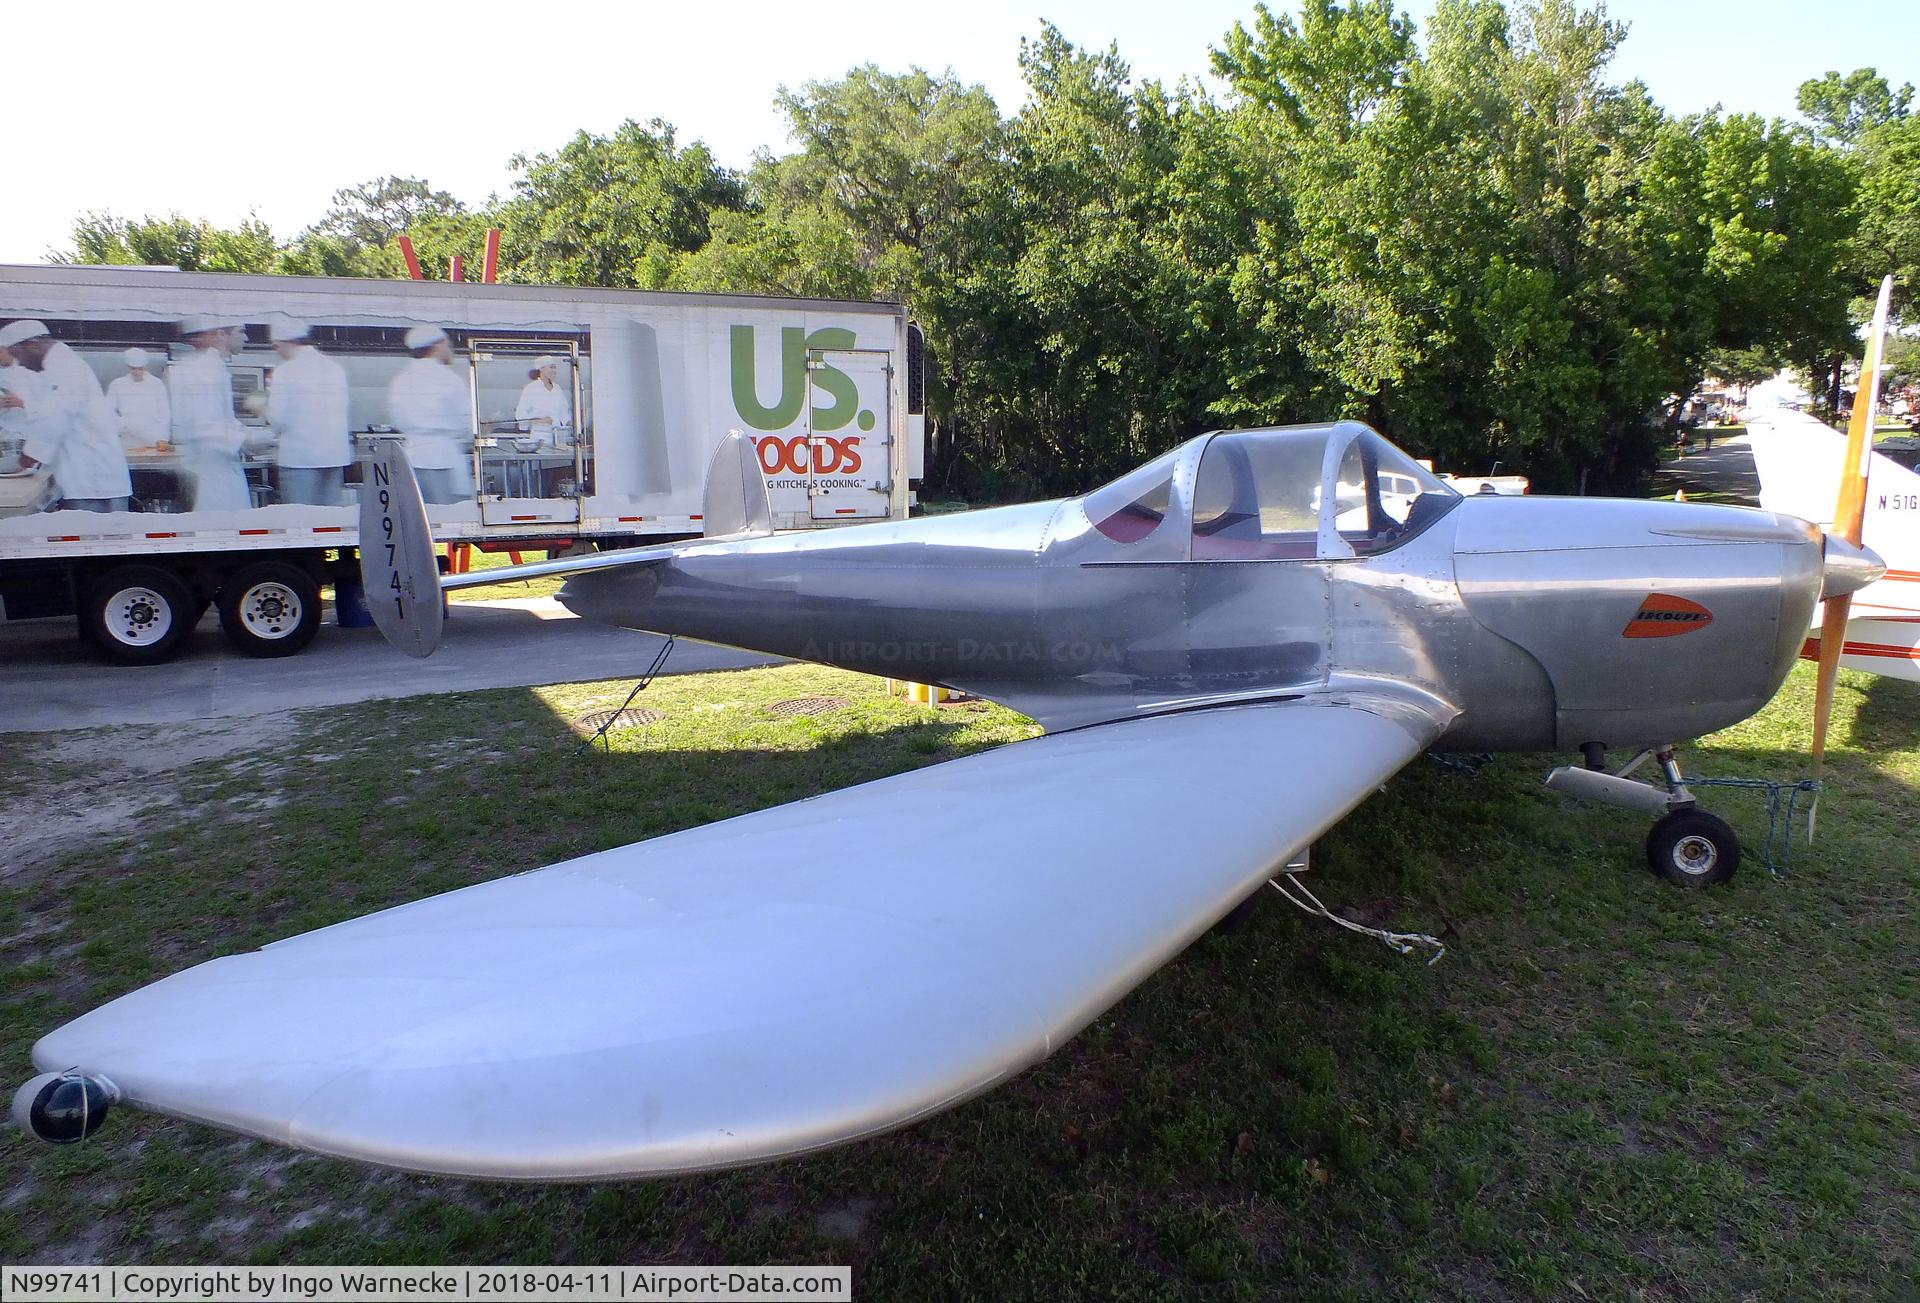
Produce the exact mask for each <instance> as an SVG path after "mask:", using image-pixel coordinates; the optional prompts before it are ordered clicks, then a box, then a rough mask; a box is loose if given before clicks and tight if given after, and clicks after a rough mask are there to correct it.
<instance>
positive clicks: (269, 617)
mask: <svg viewBox="0 0 1920 1303" xmlns="http://www.w3.org/2000/svg"><path fill="white" fill-rule="evenodd" d="M219 605H220V627H221V628H222V629H224V630H226V634H227V637H228V638H229V639H231V640H232V641H233V644H234V645H235V646H236V647H238V648H239V649H240V650H241V651H243V652H245V653H246V654H247V655H249V656H291V655H293V654H294V653H295V652H297V651H299V650H300V649H301V648H303V647H305V646H306V645H307V644H308V643H310V642H312V641H313V635H314V634H315V633H316V632H318V630H319V628H320V585H319V584H317V583H315V582H314V581H313V576H312V575H309V574H308V573H307V572H306V571H304V570H302V569H301V568H300V567H299V566H293V565H288V564H287V563H286V562H284V561H260V562H256V563H255V564H253V565H250V566H247V567H245V568H244V569H242V570H241V571H239V573H237V574H235V575H234V576H233V578H231V579H229V580H227V582H226V583H224V584H222V585H221V586H220V602H219Z"/></svg>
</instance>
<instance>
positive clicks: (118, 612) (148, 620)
mask: <svg viewBox="0 0 1920 1303" xmlns="http://www.w3.org/2000/svg"><path fill="white" fill-rule="evenodd" d="M80 631H81V634H82V636H84V637H85V638H86V640H87V641H88V642H89V643H91V644H92V645H93V646H95V647H97V648H99V649H100V654H101V655H103V656H105V657H106V658H107V659H108V660H110V661H113V662H115V663H116V664H120V665H158V664H159V663H160V662H161V661H165V660H171V659H172V658H173V656H174V654H175V653H176V652H178V651H179V650H180V648H181V645H182V644H184V643H185V642H186V640H187V638H188V636H189V635H190V634H192V632H193V592H192V590H191V589H189V588H188V587H187V585H186V583H185V582H184V581H183V580H182V579H181V578H180V577H179V576H178V575H176V574H174V573H173V572H172V571H170V570H162V569H161V568H160V567H159V566H116V567H114V568H113V569H112V570H109V571H107V573H105V574H104V575H101V576H100V577H99V578H98V579H96V580H94V581H93V583H92V584H90V585H89V586H88V588H87V593H86V597H85V599H84V601H83V602H82V604H81V608H80Z"/></svg>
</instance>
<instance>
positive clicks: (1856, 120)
mask: <svg viewBox="0 0 1920 1303" xmlns="http://www.w3.org/2000/svg"><path fill="white" fill-rule="evenodd" d="M1795 102H1796V104H1797V105H1798V107H1799V109H1800V112H1801V114H1802V115H1804V116H1805V117H1807V118H1809V119H1811V120H1812V122H1813V124H1814V132H1815V134H1816V135H1817V136H1818V137H1819V138H1820V139H1821V140H1828V141H1836V142H1838V143H1839V144H1842V145H1857V144H1859V143H1860V141H1861V139H1862V137H1864V136H1865V135H1866V134H1867V133H1868V132H1870V131H1872V130H1874V129H1875V128H1876V127H1880V126H1884V125H1885V124H1887V123H1889V122H1898V121H1902V120H1904V119H1905V118H1906V117H1907V112H1908V109H1909V107H1910V106H1911V105H1912V103H1913V87H1912V86H1910V85H1903V86H1901V87H1900V89H1899V90H1897V91H1896V90H1893V89H1892V88H1891V87H1889V86H1888V85H1887V79H1886V78H1885V77H1882V76H1881V75H1880V74H1879V73H1877V72H1875V71H1874V70H1873V69H1872V68H1855V69H1854V70H1853V71H1852V72H1850V73H1848V74H1847V75H1846V76H1844V77H1842V76H1841V75H1840V74H1839V73H1837V72H1829V73H1827V74H1826V75H1825V76H1823V77H1816V78H1814V79H1812V80H1811V81H1803V82H1801V83H1800V91H1799V94H1798V95H1797V96H1796V98H1795Z"/></svg>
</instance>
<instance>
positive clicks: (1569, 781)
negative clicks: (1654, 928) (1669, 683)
mask: <svg viewBox="0 0 1920 1303" xmlns="http://www.w3.org/2000/svg"><path fill="white" fill-rule="evenodd" d="M1586 751H1587V764H1586V767H1585V768H1574V767H1572V766H1562V767H1561V768H1559V769H1556V770H1554V771H1553V772H1552V773H1550V774H1548V775H1547V786H1548V787H1551V788H1553V789H1554V790H1556V791H1560V792H1565V793H1567V794H1568V795H1569V796H1577V797H1579V798H1581V799H1582V800H1587V801H1599V802H1602V803H1604V804H1607V805H1617V806H1622V807H1624V808H1626V809H1629V810H1643V811H1645V812H1646V813H1648V814H1651V815H1657V816H1658V819H1657V820H1656V822H1655V823H1654V825H1653V831H1652V832H1650V833H1648V834H1647V865H1648V867H1650V868H1651V869H1652V870H1653V871H1654V872H1655V873H1657V874H1659V875H1660V876H1661V877H1663V878H1665V879H1666V880H1667V881H1668V882H1672V883H1676V884H1678V885H1679V886H1682V887H1712V886H1716V885H1718V884H1720V883H1722V882H1725V881H1726V880H1727V879H1728V878H1731V877H1732V876H1733V873H1734V870H1735V869H1738V868H1739V867H1740V839H1739V838H1738V837H1736V836H1735V835H1734V832H1733V829H1732V828H1731V827H1729V826H1728V825H1727V821H1726V820H1725V819H1722V818H1720V817H1719V816H1718V815H1712V814H1708V813H1707V812H1706V811H1705V810H1702V809H1701V808H1700V807H1699V805H1698V804H1697V803H1696V802H1695V799H1694V795H1693V793H1692V792H1690V791H1688V790H1687V785H1686V782H1685V780H1684V779H1682V778H1681V776H1680V762H1679V761H1678V760H1677V759H1676V758H1675V757H1674V754H1673V748H1672V747H1670V746H1669V747H1660V748H1649V749H1648V750H1645V751H1642V752H1640V753H1639V754H1638V755H1636V756H1634V758H1633V759H1632V760H1630V761H1628V762H1627V763H1626V764H1625V765H1622V766H1621V767H1620V768H1618V769H1615V770H1613V771H1612V772H1608V771H1607V770H1605V769H1604V768H1603V767H1602V762H1603V757H1604V752H1603V751H1602V749H1601V748H1600V747H1599V746H1598V745H1597V744H1589V746H1588V747H1587V748H1586ZM1648 760H1653V761H1655V762H1656V763H1657V765H1658V766H1659V770H1660V778H1661V780H1662V781H1661V782H1660V783H1659V784H1658V785H1656V784H1654V783H1648V782H1642V781H1640V780H1639V779H1636V778H1634V777H1633V776H1632V775H1633V772H1634V770H1636V769H1638V768H1639V767H1640V766H1641V765H1643V764H1645V763H1646V762H1647V761H1648Z"/></svg>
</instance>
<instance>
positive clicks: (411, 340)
mask: <svg viewBox="0 0 1920 1303" xmlns="http://www.w3.org/2000/svg"><path fill="white" fill-rule="evenodd" d="M446 337H447V332H446V331H444V330H442V329H440V327H438V326H415V327H414V328H413V329H412V330H409V331H408V332H407V351H408V352H410V353H418V352H419V351H420V350H421V349H423V348H431V347H432V346H433V345H435V344H438V343H439V342H440V341H441V340H443V339H445V338H446Z"/></svg>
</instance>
